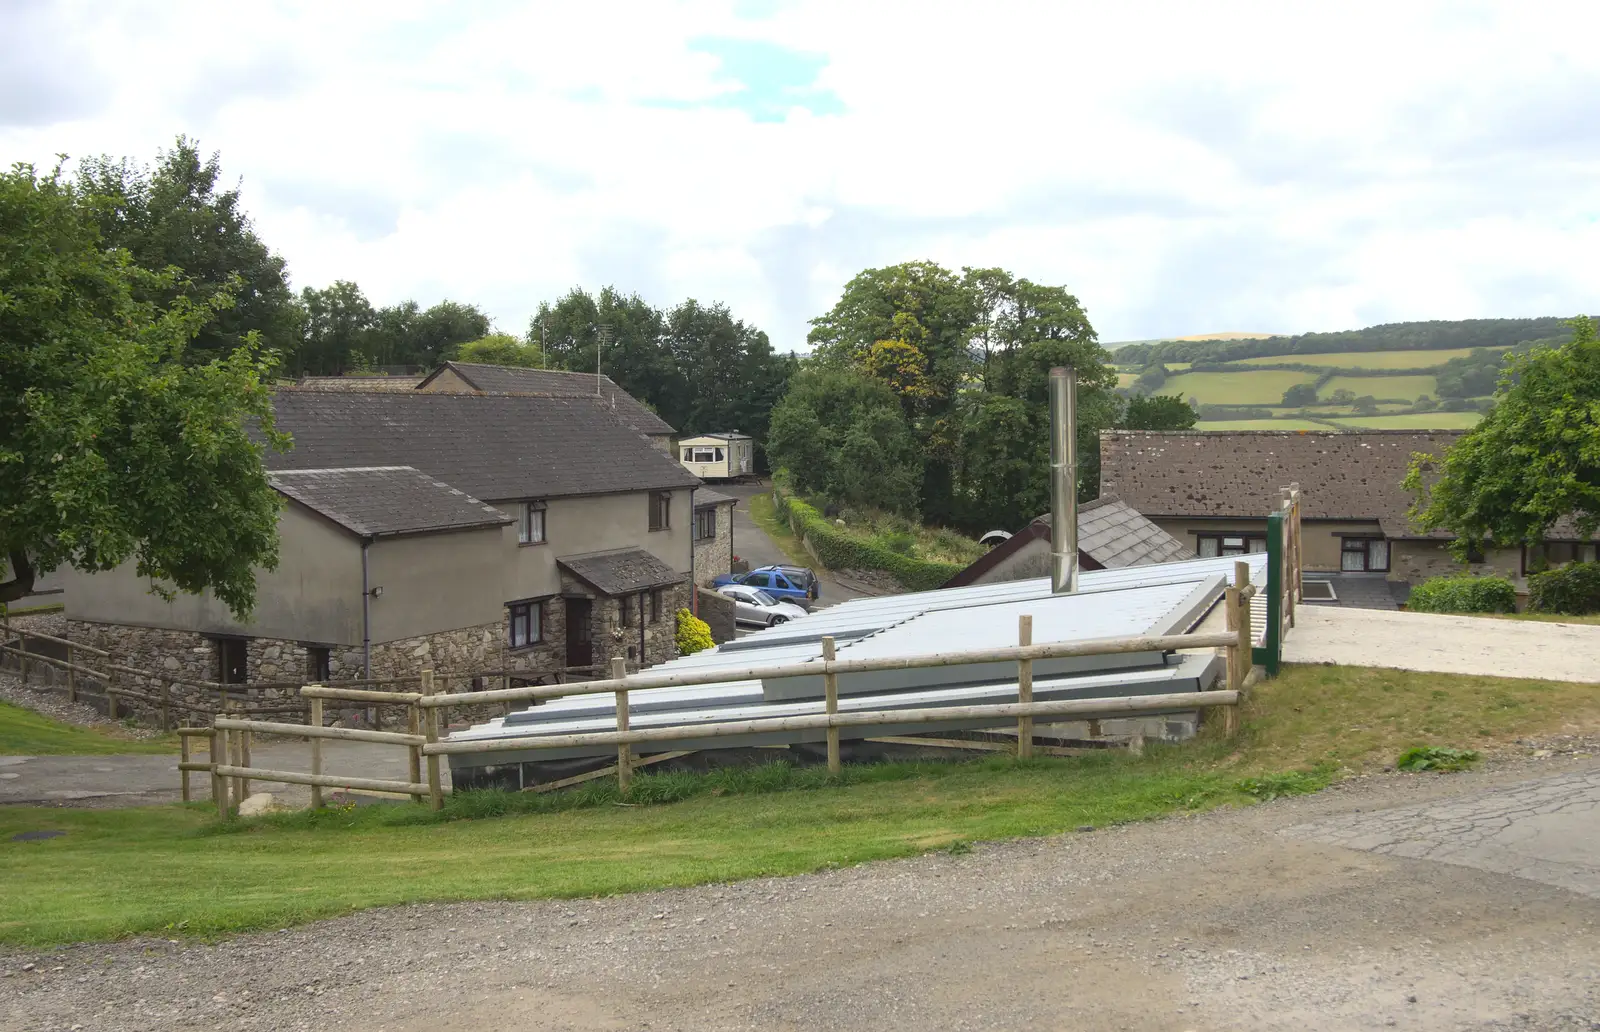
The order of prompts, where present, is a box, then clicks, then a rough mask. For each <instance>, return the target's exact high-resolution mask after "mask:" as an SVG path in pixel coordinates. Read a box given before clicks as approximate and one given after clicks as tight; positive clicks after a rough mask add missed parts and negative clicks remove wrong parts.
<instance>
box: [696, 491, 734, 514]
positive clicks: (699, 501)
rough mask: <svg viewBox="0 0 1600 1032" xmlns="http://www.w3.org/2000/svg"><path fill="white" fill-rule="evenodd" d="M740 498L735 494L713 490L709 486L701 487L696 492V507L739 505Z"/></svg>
mask: <svg viewBox="0 0 1600 1032" xmlns="http://www.w3.org/2000/svg"><path fill="white" fill-rule="evenodd" d="M738 504H739V499H737V498H735V497H733V495H725V494H723V493H722V492H720V491H713V490H711V489H710V488H707V487H699V488H696V489H695V492H694V507H695V508H696V509H698V508H700V506H702V505H738Z"/></svg>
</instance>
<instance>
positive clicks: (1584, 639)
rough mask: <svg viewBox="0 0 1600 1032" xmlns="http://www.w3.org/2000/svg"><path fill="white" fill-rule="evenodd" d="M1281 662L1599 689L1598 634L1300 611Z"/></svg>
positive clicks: (1486, 620) (1593, 629)
mask: <svg viewBox="0 0 1600 1032" xmlns="http://www.w3.org/2000/svg"><path fill="white" fill-rule="evenodd" d="M1283 660H1284V662H1286V663H1337V664H1339V665H1340V666H1371V667H1390V668H1393V669H1397V670H1431V671H1436V672H1438V673H1443V674H1480V675H1485V676H1490V677H1530V678H1537V679H1540V680H1546V681H1580V682H1600V626H1595V625H1590V624H1556V623H1537V622H1534V621H1531V620H1529V621H1522V620H1496V619H1493V618H1490V617H1482V616H1443V615H1439V614H1435V613H1410V612H1394V613H1386V612H1382V611H1379V610H1372V609H1335V608H1330V607H1321V606H1303V607H1301V608H1300V610H1299V611H1298V613H1297V625H1296V626H1295V628H1294V630H1292V631H1291V632H1290V633H1289V636H1288V637H1287V638H1286V639H1285V640H1284V648H1283Z"/></svg>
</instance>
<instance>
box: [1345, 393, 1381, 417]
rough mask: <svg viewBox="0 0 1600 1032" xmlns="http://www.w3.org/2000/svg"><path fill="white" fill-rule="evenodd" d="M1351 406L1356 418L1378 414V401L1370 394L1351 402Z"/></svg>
mask: <svg viewBox="0 0 1600 1032" xmlns="http://www.w3.org/2000/svg"><path fill="white" fill-rule="evenodd" d="M1351 405H1352V406H1353V407H1354V408H1355V410H1356V415H1358V416H1371V415H1376V414H1377V412H1378V399H1377V398H1374V397H1373V396H1372V395H1370V394H1363V395H1362V396H1361V397H1359V398H1357V399H1356V400H1355V401H1353V402H1351Z"/></svg>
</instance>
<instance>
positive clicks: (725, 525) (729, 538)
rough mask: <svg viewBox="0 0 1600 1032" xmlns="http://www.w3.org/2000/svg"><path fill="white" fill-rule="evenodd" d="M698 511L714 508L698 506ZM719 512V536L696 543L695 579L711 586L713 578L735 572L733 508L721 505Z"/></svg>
mask: <svg viewBox="0 0 1600 1032" xmlns="http://www.w3.org/2000/svg"><path fill="white" fill-rule="evenodd" d="M695 508H696V509H701V508H713V506H700V505H696V506H695ZM714 508H715V509H716V510H717V535H716V537H711V538H707V539H705V540H704V541H696V542H695V543H694V579H695V582H696V583H698V584H703V585H705V586H706V587H710V586H711V581H712V578H714V577H717V576H718V575H720V574H724V573H731V572H733V506H731V505H728V504H727V503H725V502H724V503H720V504H718V505H716V506H714Z"/></svg>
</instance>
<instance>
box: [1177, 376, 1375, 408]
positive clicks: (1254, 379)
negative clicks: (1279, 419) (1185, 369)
mask: <svg viewBox="0 0 1600 1032" xmlns="http://www.w3.org/2000/svg"><path fill="white" fill-rule="evenodd" d="M1315 379H1316V376H1315V375H1313V374H1311V373H1296V372H1293V371H1289V370H1283V369H1261V370H1256V371H1253V372H1252V371H1246V370H1241V371H1239V372H1228V373H1180V374H1179V375H1177V376H1169V377H1167V381H1166V383H1165V384H1163V385H1162V387H1161V390H1160V393H1162V394H1176V395H1177V396H1178V397H1180V398H1184V399H1188V398H1195V399H1197V400H1198V401H1199V402H1200V404H1202V405H1276V404H1277V403H1278V402H1279V401H1281V400H1283V392H1284V391H1286V390H1288V389H1289V388H1290V387H1293V386H1294V385H1295V384H1297V383H1311V382H1313V381H1314V380H1315ZM1385 397H1387V395H1385Z"/></svg>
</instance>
